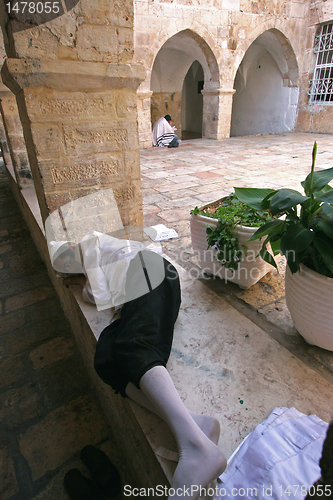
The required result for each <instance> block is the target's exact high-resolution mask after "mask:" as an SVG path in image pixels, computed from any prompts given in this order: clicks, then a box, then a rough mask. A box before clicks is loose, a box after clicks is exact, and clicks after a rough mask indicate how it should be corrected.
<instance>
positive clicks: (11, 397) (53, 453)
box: [0, 159, 125, 500]
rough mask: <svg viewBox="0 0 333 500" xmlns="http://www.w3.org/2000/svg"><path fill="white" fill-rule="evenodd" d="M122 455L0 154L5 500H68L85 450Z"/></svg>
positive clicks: (0, 453) (0, 483)
mask: <svg viewBox="0 0 333 500" xmlns="http://www.w3.org/2000/svg"><path fill="white" fill-rule="evenodd" d="M87 444H93V445H97V446H99V447H100V448H102V449H104V450H105V451H107V453H108V455H109V456H110V457H111V459H112V460H113V461H114V462H115V463H116V464H117V466H118V468H119V469H120V471H121V473H122V475H123V477H125V473H124V471H123V470H122V465H121V463H122V461H121V456H120V455H119V454H118V452H117V451H116V449H115V446H114V442H113V439H112V433H111V430H110V427H109V425H108V423H107V421H106V419H105V417H104V415H103V413H102V410H101V408H100V405H99V402H98V400H97V398H96V395H95V394H94V393H93V391H92V388H91V382H90V380H89V378H88V375H87V373H86V369H85V367H84V365H83V362H82V360H81V357H80V355H79V353H78V351H77V348H76V346H75V344H74V342H73V337H72V333H71V330H70V326H69V323H68V321H67V320H66V319H65V317H64V314H63V311H62V308H61V305H60V302H59V299H58V297H57V295H56V293H55V291H54V288H53V286H52V284H51V282H50V280H49V277H48V275H47V271H46V268H45V266H44V263H43V262H42V261H41V259H40V257H39V255H38V252H37V250H36V247H35V245H34V243H33V241H32V239H31V237H30V234H29V231H28V229H27V227H26V225H25V223H24V220H23V217H22V215H21V214H20V212H19V209H18V207H17V204H16V201H15V200H14V197H13V195H12V193H11V191H10V188H9V183H8V178H7V175H6V172H5V169H4V166H3V164H2V163H1V159H0V499H1V500H31V499H35V500H68V498H69V497H68V495H67V493H66V491H65V489H64V485H63V478H64V475H65V473H66V472H67V471H68V470H69V469H71V468H73V467H78V468H79V469H80V470H81V471H82V472H83V473H84V474H85V475H86V476H88V475H89V473H88V471H87V470H86V469H85V467H84V466H83V464H82V463H81V462H80V460H79V459H78V456H79V452H80V450H81V448H82V447H83V446H85V445H87Z"/></svg>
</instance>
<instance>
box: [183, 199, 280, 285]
mask: <svg viewBox="0 0 333 500" xmlns="http://www.w3.org/2000/svg"><path fill="white" fill-rule="evenodd" d="M215 203H216V202H215ZM208 206H209V205H205V206H204V207H201V208H199V210H200V211H204V210H206V209H207V207H208ZM217 225H218V221H217V220H216V219H212V218H211V217H205V216H204V215H193V214H192V215H191V219H190V227H191V238H192V247H193V249H194V250H195V255H196V257H197V260H198V264H199V266H200V267H201V268H202V270H203V271H204V272H205V273H207V274H213V275H214V276H219V277H220V278H222V279H224V280H226V281H232V282H233V283H236V284H237V285H239V286H240V287H241V288H249V287H250V286H252V285H254V284H255V283H257V281H259V280H260V279H261V278H262V277H263V276H265V274H267V273H268V272H269V271H271V270H272V269H274V268H273V266H271V265H270V264H267V262H265V261H264V260H263V259H262V258H261V257H257V255H258V253H259V252H260V250H261V247H262V241H261V240H255V241H251V242H249V241H247V240H248V239H249V238H251V236H252V235H253V234H254V233H255V231H256V230H257V228H253V227H246V226H235V236H237V238H238V240H239V246H240V248H242V245H245V246H246V247H247V249H248V252H247V255H244V257H243V259H242V260H241V261H240V262H239V266H238V269H237V271H234V270H232V269H226V268H225V267H224V266H222V265H221V263H220V261H218V260H217V259H216V251H214V250H212V249H211V248H209V249H207V247H208V243H207V233H206V229H207V226H210V227H212V228H215V227H217Z"/></svg>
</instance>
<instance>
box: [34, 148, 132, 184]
mask: <svg viewBox="0 0 333 500" xmlns="http://www.w3.org/2000/svg"><path fill="white" fill-rule="evenodd" d="M40 168H41V169H42V171H43V181H44V188H45V190H46V191H48V192H52V191H62V190H69V191H70V192H72V190H73V189H80V188H87V187H93V186H95V185H96V186H100V187H101V186H107V185H109V184H111V183H113V182H115V181H117V180H119V179H120V180H122V179H123V178H124V175H125V172H124V160H123V153H122V152H118V153H115V152H112V153H97V154H90V155H84V156H82V157H79V158H75V157H67V158H63V159H62V160H59V159H54V160H47V161H43V160H41V161H40Z"/></svg>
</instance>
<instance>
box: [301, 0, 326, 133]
mask: <svg viewBox="0 0 333 500" xmlns="http://www.w3.org/2000/svg"><path fill="white" fill-rule="evenodd" d="M332 20H333V1H332V0H327V1H326V2H325V1H318V0H311V5H310V12H309V28H308V35H307V44H306V48H305V54H304V61H305V63H304V69H303V73H302V75H301V80H300V88H301V96H300V102H299V114H298V123H297V128H296V130H297V131H299V132H318V133H330V134H332V133H333V102H332V103H331V104H329V105H327V104H321V103H313V104H310V103H309V96H308V90H309V80H310V79H311V78H312V77H313V72H314V67H315V63H316V55H315V54H314V52H313V49H314V40H315V36H316V34H317V32H318V29H319V26H320V24H321V23H324V22H328V21H332Z"/></svg>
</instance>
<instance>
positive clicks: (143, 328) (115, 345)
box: [95, 251, 181, 397]
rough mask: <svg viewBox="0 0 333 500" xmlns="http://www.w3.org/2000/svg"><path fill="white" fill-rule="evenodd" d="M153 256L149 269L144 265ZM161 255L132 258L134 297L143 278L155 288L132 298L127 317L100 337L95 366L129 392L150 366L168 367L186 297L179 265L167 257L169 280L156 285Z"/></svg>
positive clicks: (123, 312) (130, 286)
mask: <svg viewBox="0 0 333 500" xmlns="http://www.w3.org/2000/svg"><path fill="white" fill-rule="evenodd" d="M147 256H148V257H149V266H148V273H147V270H146V269H145V267H144V264H143V262H146V261H147V260H148V259H147ZM160 259H163V258H162V257H161V256H160V255H158V254H156V253H154V252H148V251H142V252H140V253H139V254H138V255H137V256H136V257H135V258H134V259H133V260H132V261H131V263H130V266H129V269H128V272H127V275H126V292H127V294H128V296H129V297H130V295H131V293H132V291H133V289H135V288H137V285H138V283H139V281H141V280H145V285H148V286H147V290H148V289H149V291H148V292H147V293H145V294H144V295H142V296H140V297H138V298H134V299H133V300H129V301H127V302H126V303H125V304H124V305H123V307H122V310H121V318H120V319H118V320H116V321H114V322H113V323H111V325H109V326H107V327H106V328H105V329H104V330H103V332H102V333H101V335H100V337H99V339H98V342H97V347H96V354H95V370H96V372H97V373H98V375H99V376H100V377H101V379H102V380H103V381H104V382H105V383H106V384H108V385H110V386H111V387H112V388H113V389H114V391H115V392H116V393H118V392H120V394H121V395H122V396H124V397H125V396H126V395H125V388H126V386H127V384H128V383H129V382H132V383H133V384H134V385H135V386H136V387H137V388H140V387H139V382H140V379H141V377H142V376H143V375H144V374H145V373H146V371H148V370H150V369H151V368H153V367H154V366H158V365H161V366H166V363H167V361H168V359H169V356H170V352H171V346H172V339H173V331H174V324H175V322H176V319H177V316H178V312H179V307H180V301H181V298H180V283H179V276H178V273H177V271H176V269H175V268H174V266H173V265H172V264H171V263H170V262H168V261H167V260H165V259H163V264H164V270H165V276H164V279H163V281H162V282H161V283H160V284H159V285H158V286H156V288H154V289H152V287H151V284H150V281H151V280H149V276H151V277H152V276H153V275H154V272H153V271H154V266H155V265H156V266H157V267H158V268H159V270H160V269H161V260H160ZM142 264H143V265H142ZM162 267H163V265H162ZM155 275H156V273H155Z"/></svg>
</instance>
